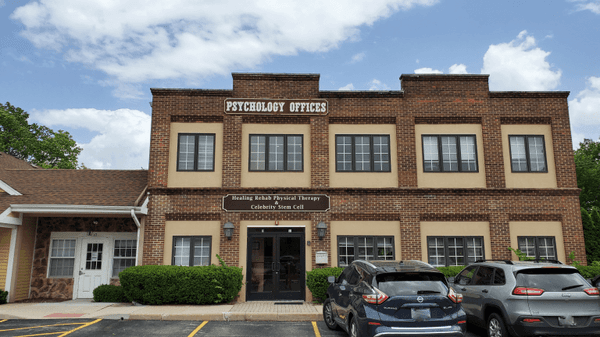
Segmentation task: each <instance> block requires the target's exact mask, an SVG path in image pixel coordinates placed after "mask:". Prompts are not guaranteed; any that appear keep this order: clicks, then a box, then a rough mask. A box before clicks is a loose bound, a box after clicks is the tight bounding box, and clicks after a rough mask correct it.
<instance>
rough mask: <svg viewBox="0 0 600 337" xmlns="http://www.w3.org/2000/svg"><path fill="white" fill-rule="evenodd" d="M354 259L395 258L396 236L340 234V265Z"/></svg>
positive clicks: (347, 263) (343, 265)
mask: <svg viewBox="0 0 600 337" xmlns="http://www.w3.org/2000/svg"><path fill="white" fill-rule="evenodd" d="M354 260H367V261H369V260H394V237H393V236H338V267H346V266H348V265H349V264H350V263H351V262H352V261H354Z"/></svg>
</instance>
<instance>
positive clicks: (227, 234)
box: [223, 221, 235, 240]
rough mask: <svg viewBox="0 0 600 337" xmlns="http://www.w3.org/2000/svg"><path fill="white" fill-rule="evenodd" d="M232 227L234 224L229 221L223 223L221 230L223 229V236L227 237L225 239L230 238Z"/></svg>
mask: <svg viewBox="0 0 600 337" xmlns="http://www.w3.org/2000/svg"><path fill="white" fill-rule="evenodd" d="M234 228H235V226H234V225H233V224H232V223H231V222H229V221H228V222H226V223H225V224H224V225H223V230H224V231H225V237H227V240H231V237H232V236H233V229H234Z"/></svg>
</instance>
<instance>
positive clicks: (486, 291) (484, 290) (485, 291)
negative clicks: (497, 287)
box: [481, 289, 489, 294]
mask: <svg viewBox="0 0 600 337" xmlns="http://www.w3.org/2000/svg"><path fill="white" fill-rule="evenodd" d="M481 292H482V293H486V294H487V293H489V291H488V290H487V289H483V290H482V291H481Z"/></svg>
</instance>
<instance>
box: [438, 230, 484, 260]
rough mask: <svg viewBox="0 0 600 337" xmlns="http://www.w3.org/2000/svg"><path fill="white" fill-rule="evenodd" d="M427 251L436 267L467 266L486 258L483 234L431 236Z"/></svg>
mask: <svg viewBox="0 0 600 337" xmlns="http://www.w3.org/2000/svg"><path fill="white" fill-rule="evenodd" d="M427 251H428V256H429V264H431V265H433V266H434V267H444V266H466V265H468V264H470V263H473V262H475V261H477V260H483V259H485V253H484V249H483V237H482V236H465V237H453V236H429V237H427Z"/></svg>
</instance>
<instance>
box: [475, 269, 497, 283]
mask: <svg viewBox="0 0 600 337" xmlns="http://www.w3.org/2000/svg"><path fill="white" fill-rule="evenodd" d="M493 277H494V268H491V267H486V266H480V267H479V269H478V270H477V274H475V277H474V278H473V284H474V285H490V284H492V278H493Z"/></svg>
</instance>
